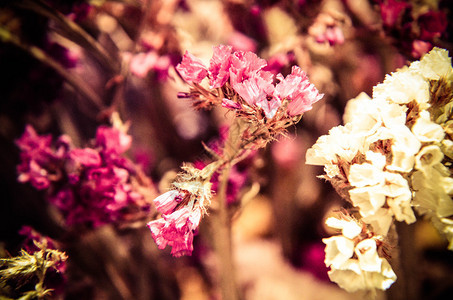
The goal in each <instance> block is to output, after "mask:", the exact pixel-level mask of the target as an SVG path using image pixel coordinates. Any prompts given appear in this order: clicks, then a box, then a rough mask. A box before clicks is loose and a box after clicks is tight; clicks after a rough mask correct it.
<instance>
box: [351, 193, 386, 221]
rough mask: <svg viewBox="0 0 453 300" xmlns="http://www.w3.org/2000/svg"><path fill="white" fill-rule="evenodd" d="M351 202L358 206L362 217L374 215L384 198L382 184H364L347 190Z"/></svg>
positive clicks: (383, 202) (382, 203)
mask: <svg viewBox="0 0 453 300" xmlns="http://www.w3.org/2000/svg"><path fill="white" fill-rule="evenodd" d="M349 196H350V198H351V201H352V204H353V205H354V206H357V207H359V208H360V214H361V215H362V216H363V217H368V216H372V215H374V214H375V213H376V212H377V210H378V209H380V208H381V207H382V206H383V205H384V204H385V200H386V195H385V193H384V191H383V188H382V185H375V186H365V187H359V188H355V189H352V190H349Z"/></svg>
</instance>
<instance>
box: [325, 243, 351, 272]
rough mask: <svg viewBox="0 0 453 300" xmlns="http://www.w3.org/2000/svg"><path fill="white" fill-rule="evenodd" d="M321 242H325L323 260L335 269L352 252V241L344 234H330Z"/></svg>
mask: <svg viewBox="0 0 453 300" xmlns="http://www.w3.org/2000/svg"><path fill="white" fill-rule="evenodd" d="M322 242H323V243H324V244H326V248H325V253H326V258H325V260H324V262H325V264H326V266H328V267H329V266H332V268H335V269H337V268H339V267H340V266H341V265H342V264H344V263H345V262H346V261H347V260H348V259H350V258H351V257H352V255H353V254H354V242H353V241H352V240H350V239H348V238H345V237H344V236H341V235H339V236H332V237H330V238H326V239H322Z"/></svg>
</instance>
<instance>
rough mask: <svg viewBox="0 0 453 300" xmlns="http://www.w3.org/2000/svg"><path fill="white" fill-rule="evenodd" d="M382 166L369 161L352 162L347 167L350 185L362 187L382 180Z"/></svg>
mask: <svg viewBox="0 0 453 300" xmlns="http://www.w3.org/2000/svg"><path fill="white" fill-rule="evenodd" d="M384 179H385V177H384V172H383V171H382V168H379V167H378V166H375V165H373V164H370V163H363V164H354V165H351V167H350V168H349V175H348V180H349V183H350V184H351V185H352V186H355V187H364V186H367V185H377V184H380V183H383V182H384Z"/></svg>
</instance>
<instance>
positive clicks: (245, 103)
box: [176, 45, 323, 146]
mask: <svg viewBox="0 0 453 300" xmlns="http://www.w3.org/2000/svg"><path fill="white" fill-rule="evenodd" d="M266 67H267V62H266V60H264V59H262V58H259V57H258V56H257V55H256V54H255V53H253V52H249V51H233V49H232V47H230V46H224V45H220V46H216V47H214V49H213V56H212V58H211V60H210V64H209V67H205V66H204V65H203V64H202V62H201V60H200V59H198V58H196V57H194V56H193V55H191V54H190V53H188V52H186V53H185V55H184V57H183V60H182V62H181V63H180V64H179V65H178V66H177V67H176V69H177V70H178V72H179V74H180V75H181V77H182V78H183V79H184V80H185V81H186V82H187V83H189V84H190V85H191V90H190V92H189V93H185V94H184V97H185V98H190V99H191V100H192V102H193V105H194V106H195V107H196V108H199V109H200V108H211V107H213V106H216V105H218V106H223V107H225V108H227V109H230V110H231V111H233V112H234V113H235V115H236V116H237V117H239V118H242V119H245V120H246V121H247V122H248V123H249V124H250V126H249V130H248V132H244V134H245V135H247V136H244V139H253V140H254V143H255V144H256V145H260V146H262V145H265V144H266V143H267V142H268V141H270V140H272V139H274V138H275V136H277V135H279V134H281V133H282V132H284V130H285V129H286V128H287V127H288V126H291V125H292V124H294V123H297V122H298V121H299V120H300V117H301V116H302V114H303V113H304V112H306V111H308V110H310V109H311V108H312V105H313V104H314V103H315V102H317V101H319V100H320V99H321V98H322V97H323V95H322V94H320V93H319V92H318V90H317V89H316V87H315V86H314V85H313V84H312V83H310V82H309V80H308V77H307V75H306V74H305V72H304V71H302V70H301V69H300V68H299V67H297V66H294V67H293V68H292V70H291V73H290V74H289V75H287V76H286V77H285V76H283V75H282V74H277V75H274V74H273V73H272V72H270V71H266V70H265V69H266ZM205 83H206V84H205ZM256 141H261V142H256Z"/></svg>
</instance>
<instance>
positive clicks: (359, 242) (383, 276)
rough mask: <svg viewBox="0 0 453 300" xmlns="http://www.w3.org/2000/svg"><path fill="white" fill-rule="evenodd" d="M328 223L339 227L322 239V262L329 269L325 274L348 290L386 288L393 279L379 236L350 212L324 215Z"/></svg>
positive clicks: (393, 274)
mask: <svg viewBox="0 0 453 300" xmlns="http://www.w3.org/2000/svg"><path fill="white" fill-rule="evenodd" d="M326 224H327V225H328V226H329V227H332V228H335V229H338V230H341V235H336V236H332V237H330V238H326V239H323V242H324V244H326V249H325V252H326V258H325V263H326V265H327V266H328V267H329V266H330V267H331V270H330V271H329V272H328V275H329V278H330V279H331V280H332V281H334V282H336V283H337V284H338V285H339V286H340V287H342V288H344V289H345V290H346V291H348V292H355V291H358V290H374V289H376V288H378V289H382V290H384V289H387V288H389V287H390V286H391V285H392V283H393V282H394V281H395V280H396V275H395V273H394V272H393V270H392V268H391V267H390V264H389V262H388V261H387V259H385V258H383V257H381V256H384V255H385V249H384V243H383V241H382V236H379V235H374V234H373V233H371V232H369V230H368V229H367V227H366V226H365V225H364V224H362V223H361V222H360V221H358V220H356V219H354V218H353V217H351V216H348V215H344V214H342V215H341V217H340V218H339V219H337V218H333V217H332V218H328V219H327V220H326Z"/></svg>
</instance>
